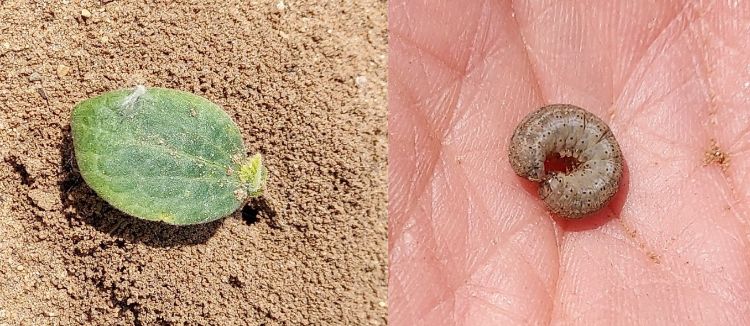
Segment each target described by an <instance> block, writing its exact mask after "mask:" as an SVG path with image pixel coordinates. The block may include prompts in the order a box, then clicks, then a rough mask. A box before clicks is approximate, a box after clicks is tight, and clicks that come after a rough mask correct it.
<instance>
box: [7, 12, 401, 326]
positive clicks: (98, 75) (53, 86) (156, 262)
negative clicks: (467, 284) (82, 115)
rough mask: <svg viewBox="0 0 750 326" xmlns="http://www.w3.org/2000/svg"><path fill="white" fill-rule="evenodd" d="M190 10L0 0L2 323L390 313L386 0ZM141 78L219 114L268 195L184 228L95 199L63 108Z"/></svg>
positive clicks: (345, 320) (232, 320)
mask: <svg viewBox="0 0 750 326" xmlns="http://www.w3.org/2000/svg"><path fill="white" fill-rule="evenodd" d="M290 2H291V1H290ZM191 3H192V4H180V5H178V4H174V2H173V1H158V3H156V4H147V3H144V2H142V1H137V2H136V1H111V0H110V1H101V2H99V1H83V5H80V4H78V2H73V1H45V2H36V1H0V4H1V5H0V325H2V324H8V325H48V324H61V325H78V324H92V325H113V324H122V325H133V324H135V325H171V324H180V325H182V324H191V325H194V324H200V325H244V324H252V325H258V324H318V325H319V324H347V325H366V324H385V323H386V315H387V308H386V304H385V302H386V294H387V287H386V279H387V278H386V268H387V267H386V266H387V263H386V166H387V165H386V134H385V130H386V129H385V128H386V118H385V117H386V101H385V83H386V75H385V65H386V44H387V40H386V17H385V16H386V14H385V12H386V3H385V1H383V0H380V1H378V0H367V1H341V2H334V1H331V2H325V3H326V4H322V3H323V2H320V1H314V0H309V1H294V2H293V3H287V4H284V3H283V2H281V1H278V0H277V1H267V2H266V1H261V2H259V1H250V2H249V3H248V2H246V1H242V2H239V1H237V2H224V1H222V2H218V1H217V2H211V1H209V2H207V3H210V4H203V1H194V2H191ZM135 84H145V85H146V86H159V87H170V88H176V89H181V90H187V91H192V92H195V93H197V94H199V95H202V96H205V97H206V98H208V99H210V100H212V101H214V102H216V103H218V104H220V105H221V106H222V107H224V108H225V109H226V110H227V111H228V112H229V114H230V116H232V117H233V118H234V119H235V121H236V122H237V124H238V125H239V126H240V128H241V129H242V130H243V134H244V139H245V142H246V146H247V148H248V151H249V152H250V153H254V152H261V153H263V154H264V156H265V158H266V162H267V164H268V166H269V169H270V170H271V177H270V179H269V186H268V190H267V192H266V196H265V199H262V200H256V201H254V202H251V203H250V204H249V205H248V206H247V207H245V208H244V209H243V210H242V211H241V212H240V211H238V212H237V213H235V214H234V215H232V216H230V217H228V218H226V219H223V220H220V221H217V222H214V223H210V224H206V225H199V226H192V227H173V226H167V225H164V224H160V223H151V222H145V221H141V220H137V219H135V218H132V217H128V216H126V215H124V214H122V213H120V212H118V211H117V210H115V209H113V208H112V207H111V206H109V205H108V204H106V203H105V202H104V201H102V200H101V199H99V198H98V197H97V196H96V194H94V192H93V191H92V190H91V189H90V188H89V187H88V186H87V185H86V184H85V183H84V182H83V180H82V179H81V178H80V175H79V174H78V172H77V170H76V166H75V160H74V159H73V153H72V150H71V143H70V126H69V119H70V112H71V109H72V108H73V106H74V105H75V104H76V103H78V102H80V101H82V100H84V99H86V98H88V97H91V96H94V95H96V94H99V93H102V92H105V91H109V90H114V89H119V88H125V87H132V86H133V85H135Z"/></svg>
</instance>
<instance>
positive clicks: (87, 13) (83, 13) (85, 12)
mask: <svg viewBox="0 0 750 326" xmlns="http://www.w3.org/2000/svg"><path fill="white" fill-rule="evenodd" d="M81 17H83V18H91V12H90V11H88V10H87V9H83V10H81Z"/></svg>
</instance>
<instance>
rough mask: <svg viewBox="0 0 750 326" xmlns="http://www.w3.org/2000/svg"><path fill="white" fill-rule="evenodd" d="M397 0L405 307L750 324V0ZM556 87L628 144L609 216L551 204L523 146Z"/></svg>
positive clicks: (395, 78) (394, 316)
mask: <svg viewBox="0 0 750 326" xmlns="http://www.w3.org/2000/svg"><path fill="white" fill-rule="evenodd" d="M389 6H390V8H389V24H390V40H389V42H390V54H389V55H390V57H389V101H390V109H389V110H390V111H389V133H390V135H389V137H390V138H389V146H390V148H389V180H390V181H389V189H390V190H389V192H390V193H389V198H390V199H389V200H390V206H389V232H390V233H389V259H390V272H389V273H390V274H389V277H390V279H389V320H390V322H391V323H392V324H393V325H546V324H554V325H748V324H750V263H749V262H750V259H748V258H750V257H749V256H750V247H749V246H748V244H749V243H750V224H749V222H750V221H748V219H749V218H750V203H748V198H750V172H748V171H750V166H748V165H750V160H748V157H749V156H748V151H750V37H748V35H750V2H748V1H666V0H665V1H633V0H627V1H614V0H612V1H599V0H589V1H585V2H579V1H564V0H554V1H552V0H550V1H502V0H488V1H412V0H395V1H391V2H390V4H389ZM551 103H570V104H576V105H579V106H581V107H583V108H586V109H588V110H589V111H591V112H593V113H594V114H596V115H598V116H599V117H601V118H602V119H603V120H604V121H605V122H606V123H608V124H609V126H610V128H611V129H612V131H613V133H614V134H615V136H616V138H617V140H618V142H619V144H620V146H621V148H622V152H623V156H624V158H625V161H626V166H627V168H626V170H625V174H626V176H625V177H626V179H627V182H626V184H625V185H624V186H623V187H621V189H620V192H618V195H617V196H616V198H615V200H614V201H613V203H612V204H611V205H609V206H608V207H605V208H604V210H603V211H602V212H601V213H599V214H598V215H596V216H593V217H591V218H587V219H584V220H580V221H569V220H564V219H560V218H556V217H551V216H550V214H549V213H548V211H547V210H546V209H545V208H544V205H543V202H542V201H541V200H540V199H539V198H538V196H537V194H536V185H535V184H533V183H530V182H528V181H526V180H525V179H522V178H519V177H517V176H516V175H515V174H514V173H513V171H512V169H511V167H510V164H509V163H508V156H507V155H508V152H507V147H508V142H509V139H510V135H511V133H512V131H513V128H515V126H516V124H517V123H518V122H519V121H520V120H521V119H522V118H523V117H524V116H525V115H526V114H527V113H529V112H530V111H531V110H534V109H536V108H538V107H541V106H543V105H546V104H551ZM712 140H715V143H716V145H717V146H718V148H719V149H720V151H721V152H723V153H724V154H726V155H727V156H728V158H729V161H728V165H726V166H725V169H722V168H721V166H720V165H719V164H708V165H706V164H704V156H705V153H706V152H707V151H709V150H710V148H711V144H712Z"/></svg>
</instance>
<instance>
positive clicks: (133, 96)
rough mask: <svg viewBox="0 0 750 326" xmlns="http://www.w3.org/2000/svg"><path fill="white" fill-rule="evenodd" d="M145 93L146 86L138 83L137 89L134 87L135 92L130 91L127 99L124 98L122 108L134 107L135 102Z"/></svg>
mask: <svg viewBox="0 0 750 326" xmlns="http://www.w3.org/2000/svg"><path fill="white" fill-rule="evenodd" d="M143 94H146V86H143V85H136V86H135V89H133V92H132V93H130V95H128V96H125V99H123V100H122V108H123V109H130V108H132V107H133V105H135V102H136V101H138V98H140V97H141V96H143Z"/></svg>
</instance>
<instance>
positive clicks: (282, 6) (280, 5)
mask: <svg viewBox="0 0 750 326" xmlns="http://www.w3.org/2000/svg"><path fill="white" fill-rule="evenodd" d="M276 9H278V10H279V11H281V10H284V9H286V4H285V3H284V1H281V0H279V1H278V2H276Z"/></svg>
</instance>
